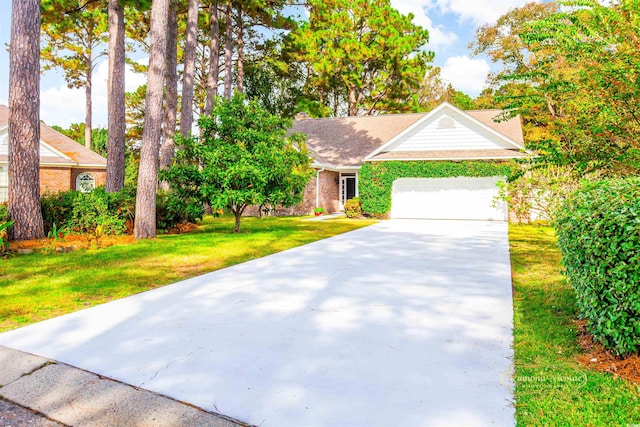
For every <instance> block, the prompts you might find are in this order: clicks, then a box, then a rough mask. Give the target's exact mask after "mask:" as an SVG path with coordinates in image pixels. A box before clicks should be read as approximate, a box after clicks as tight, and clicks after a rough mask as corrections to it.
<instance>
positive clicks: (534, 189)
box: [499, 164, 599, 222]
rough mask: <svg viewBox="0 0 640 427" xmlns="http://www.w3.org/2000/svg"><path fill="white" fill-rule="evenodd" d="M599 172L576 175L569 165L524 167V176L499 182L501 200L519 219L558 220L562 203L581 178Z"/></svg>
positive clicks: (577, 185)
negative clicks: (557, 214)
mask: <svg viewBox="0 0 640 427" xmlns="http://www.w3.org/2000/svg"><path fill="white" fill-rule="evenodd" d="M598 178H599V174H598V173H592V174H588V175H580V174H577V173H576V172H575V171H574V170H573V169H571V168H570V167H567V166H556V165H544V164H542V165H539V166H537V167H535V168H529V167H526V166H525V169H524V171H523V173H522V175H520V176H518V177H517V179H514V180H512V181H509V182H505V183H501V184H500V195H499V197H500V199H501V200H504V201H506V202H507V203H508V204H509V211H510V212H513V213H514V215H515V216H516V219H517V220H518V221H519V222H529V221H531V220H534V221H535V220H538V219H540V220H550V221H554V220H555V215H556V212H557V210H558V208H559V206H560V204H561V203H562V202H563V201H564V200H565V199H566V198H567V197H568V196H569V195H570V194H571V193H572V192H573V191H575V190H576V189H577V188H578V187H579V185H580V181H582V180H591V181H593V180H596V179H598Z"/></svg>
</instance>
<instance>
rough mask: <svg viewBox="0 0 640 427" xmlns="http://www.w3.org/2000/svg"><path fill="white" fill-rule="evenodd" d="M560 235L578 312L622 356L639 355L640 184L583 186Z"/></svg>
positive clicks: (562, 217) (563, 217)
mask: <svg viewBox="0 0 640 427" xmlns="http://www.w3.org/2000/svg"><path fill="white" fill-rule="evenodd" d="M556 230H557V233H558V242H559V245H560V249H561V251H562V263H563V265H564V267H565V269H566V274H567V277H568V278H569V280H570V282H571V285H572V286H573V289H574V290H575V293H576V298H577V304H578V309H579V310H580V313H581V316H582V317H583V318H584V319H586V320H587V326H588V329H589V331H590V332H591V333H592V334H593V335H594V337H595V338H596V339H597V340H598V341H599V342H601V343H602V344H603V345H605V346H606V347H607V348H608V349H610V350H612V351H613V352H614V353H616V354H618V355H625V354H632V353H638V352H639V351H640V178H632V179H624V180H607V181H601V182H597V183H587V184H584V185H583V186H582V187H581V188H580V189H579V190H577V191H576V192H575V193H574V194H573V195H572V196H571V197H569V198H568V199H567V200H566V201H565V202H564V203H563V204H562V205H561V208H560V210H559V212H558V214H557V219H556Z"/></svg>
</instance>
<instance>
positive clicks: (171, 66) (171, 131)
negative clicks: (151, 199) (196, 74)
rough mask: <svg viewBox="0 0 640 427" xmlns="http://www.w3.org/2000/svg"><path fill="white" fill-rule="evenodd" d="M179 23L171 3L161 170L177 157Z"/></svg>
mask: <svg viewBox="0 0 640 427" xmlns="http://www.w3.org/2000/svg"><path fill="white" fill-rule="evenodd" d="M177 44H178V23H177V21H176V3H175V0H174V1H172V2H171V11H170V12H169V31H167V68H166V70H165V74H164V75H165V88H166V90H165V110H164V122H163V124H162V145H161V147H160V169H169V166H171V164H172V163H173V157H174V155H175V142H174V139H173V138H174V135H175V132H176V112H177V109H178V72H177V67H178V47H177ZM160 187H161V188H162V189H163V190H168V189H169V183H168V182H167V181H161V182H160Z"/></svg>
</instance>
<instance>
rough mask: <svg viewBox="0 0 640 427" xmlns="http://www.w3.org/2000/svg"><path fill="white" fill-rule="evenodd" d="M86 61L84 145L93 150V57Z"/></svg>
mask: <svg viewBox="0 0 640 427" xmlns="http://www.w3.org/2000/svg"><path fill="white" fill-rule="evenodd" d="M85 61H86V62H87V82H86V86H85V89H84V93H85V108H86V110H85V117H84V123H85V126H84V145H85V147H87V148H89V149H90V148H91V128H92V126H93V124H92V120H91V118H92V117H91V116H92V110H93V106H92V103H91V89H92V87H91V83H92V81H91V79H92V75H93V61H92V59H91V55H89V56H88V57H87V58H85Z"/></svg>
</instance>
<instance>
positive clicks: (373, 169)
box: [359, 161, 518, 216]
mask: <svg viewBox="0 0 640 427" xmlns="http://www.w3.org/2000/svg"><path fill="white" fill-rule="evenodd" d="M517 170H518V165H517V164H516V163H514V162H500V163H496V162H485V161H466V162H447V161H441V162H432V161H429V162H426V161H414V162H401V161H390V162H375V163H365V164H364V165H362V168H361V169H360V178H359V182H360V187H359V191H360V200H361V203H362V211H363V212H364V213H366V214H368V215H371V216H385V215H387V214H388V213H389V211H390V210H391V191H392V186H393V181H395V180H396V179H398V178H452V177H458V176H465V177H489V176H505V177H511V176H512V175H513V174H514V173H515V172H516V171H517Z"/></svg>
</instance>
